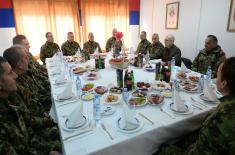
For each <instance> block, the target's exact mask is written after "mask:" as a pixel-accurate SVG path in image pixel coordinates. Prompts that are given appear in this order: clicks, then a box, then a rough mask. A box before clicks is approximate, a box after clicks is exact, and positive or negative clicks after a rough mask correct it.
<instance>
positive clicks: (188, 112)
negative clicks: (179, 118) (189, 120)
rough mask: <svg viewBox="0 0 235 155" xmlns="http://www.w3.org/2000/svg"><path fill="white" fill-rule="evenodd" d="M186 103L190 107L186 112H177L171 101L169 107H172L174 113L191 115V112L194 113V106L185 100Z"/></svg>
mask: <svg viewBox="0 0 235 155" xmlns="http://www.w3.org/2000/svg"><path fill="white" fill-rule="evenodd" d="M184 104H185V105H186V106H187V107H188V111H186V112H177V111H176V110H174V109H173V108H172V105H173V103H171V104H170V106H169V107H170V109H171V110H172V111H173V112H174V113H176V114H179V115H189V114H192V113H193V108H192V106H191V105H190V104H189V103H188V102H185V103H184Z"/></svg>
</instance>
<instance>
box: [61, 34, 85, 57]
mask: <svg viewBox="0 0 235 155" xmlns="http://www.w3.org/2000/svg"><path fill="white" fill-rule="evenodd" d="M67 39H68V40H67V41H66V42H64V43H63V44H62V46H61V50H62V52H63V55H64V56H71V55H75V54H76V52H77V51H78V50H80V51H81V47H80V45H79V44H78V43H77V42H76V41H74V35H73V32H68V34H67Z"/></svg>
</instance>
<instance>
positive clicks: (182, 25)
mask: <svg viewBox="0 0 235 155" xmlns="http://www.w3.org/2000/svg"><path fill="white" fill-rule="evenodd" d="M175 1H176V0H148V2H147V1H145V0H141V5H143V6H141V7H140V8H141V10H140V23H141V24H140V30H146V31H147V32H149V33H150V34H149V36H150V35H151V34H152V33H154V32H156V33H159V36H160V41H161V42H163V43H164V38H165V36H166V35H167V34H173V35H174V36H175V38H176V40H175V44H176V45H177V46H178V47H179V48H180V49H181V51H182V55H183V57H187V58H190V59H193V58H194V57H195V56H196V55H197V53H198V51H199V49H202V48H203V46H204V40H205V38H206V36H207V35H208V34H214V35H216V36H217V37H218V40H219V44H220V45H221V46H222V48H223V49H224V51H225V52H226V54H227V56H235V44H234V43H233V42H234V41H235V33H234V32H227V31H226V27H227V20H228V13H229V5H230V0H178V1H179V2H180V10H179V25H178V30H169V29H165V19H166V4H167V3H170V2H175ZM151 19H152V20H151Z"/></svg>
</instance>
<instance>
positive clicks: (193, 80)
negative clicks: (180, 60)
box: [188, 75, 200, 82]
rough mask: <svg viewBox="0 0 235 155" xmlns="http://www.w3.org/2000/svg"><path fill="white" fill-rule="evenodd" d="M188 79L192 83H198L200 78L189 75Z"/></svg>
mask: <svg viewBox="0 0 235 155" xmlns="http://www.w3.org/2000/svg"><path fill="white" fill-rule="evenodd" d="M188 79H189V80H190V81H192V82H198V81H199V79H200V78H199V77H198V76H195V75H190V76H189V77H188Z"/></svg>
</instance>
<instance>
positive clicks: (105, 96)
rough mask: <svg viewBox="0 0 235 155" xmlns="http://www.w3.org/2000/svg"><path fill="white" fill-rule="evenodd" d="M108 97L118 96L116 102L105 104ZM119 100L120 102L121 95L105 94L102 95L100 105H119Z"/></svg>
mask: <svg viewBox="0 0 235 155" xmlns="http://www.w3.org/2000/svg"><path fill="white" fill-rule="evenodd" d="M108 95H114V96H118V100H117V101H116V102H106V98H107V96H108ZM121 100H122V96H121V94H113V93H107V94H104V95H103V96H102V97H101V103H104V104H107V105H115V104H119V103H121Z"/></svg>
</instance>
